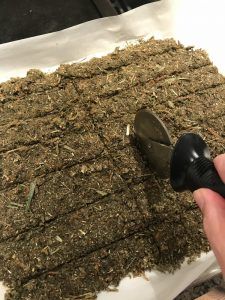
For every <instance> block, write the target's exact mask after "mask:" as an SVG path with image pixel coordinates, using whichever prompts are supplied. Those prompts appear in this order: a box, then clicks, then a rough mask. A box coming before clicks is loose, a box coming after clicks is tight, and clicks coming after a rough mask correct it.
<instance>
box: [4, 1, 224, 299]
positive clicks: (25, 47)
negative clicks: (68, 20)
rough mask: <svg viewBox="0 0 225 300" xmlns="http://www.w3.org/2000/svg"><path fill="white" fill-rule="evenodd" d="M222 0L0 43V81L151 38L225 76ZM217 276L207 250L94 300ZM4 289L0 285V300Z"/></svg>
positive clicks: (168, 291) (175, 289)
mask: <svg viewBox="0 0 225 300" xmlns="http://www.w3.org/2000/svg"><path fill="white" fill-rule="evenodd" d="M224 11H225V2H224V1H223V0H214V1H211V0H161V1H160V2H155V3H151V4H147V5H144V6H142V7H139V8H137V9H134V10H132V11H129V12H127V13H125V14H123V15H119V16H115V17H109V18H104V19H98V20H94V21H90V22H87V23H83V24H80V25H78V26H74V27H71V28H68V29H65V30H62V31H59V32H55V33H51V34H45V35H42V36H38V37H33V38H29V39H25V40H20V41H16V42H11V43H7V44H3V45H0V82H2V81H5V80H7V79H9V78H10V77H17V76H25V75H26V72H27V70H29V69H31V68H39V69H42V70H43V71H53V70H54V69H56V68H57V67H58V65H59V64H62V63H71V62H77V61H84V60H88V59H90V58H91V57H100V56H102V55H105V54H107V53H109V52H112V51H113V50H114V49H115V47H125V46H126V43H127V41H130V42H137V40H138V39H140V38H150V37H152V36H154V37H155V38H158V39H164V38H171V37H172V38H175V39H176V40H179V41H180V42H182V43H183V44H184V45H187V46H188V45H189V46H190V45H193V46H196V47H198V48H203V49H205V50H207V52H208V54H209V56H210V58H211V59H212V61H213V63H214V64H215V65H216V66H217V67H218V69H219V70H220V72H222V73H224V74H225V57H224V56H225V54H224V53H225V43H224V41H223V40H224V34H223V31H224V28H225V18H224ZM217 272H219V267H218V265H217V262H216V259H215V257H214V255H213V253H212V252H209V253H207V254H202V255H201V257H200V258H198V259H196V261H195V262H193V263H191V264H187V263H186V262H185V263H184V264H183V265H182V267H181V269H180V270H177V271H176V272H175V274H162V273H160V272H157V271H152V272H146V276H147V278H149V280H148V281H147V280H146V279H144V278H141V277H138V278H129V277H127V278H124V279H123V280H122V281H121V283H120V285H119V292H101V293H100V294H99V296H98V300H125V299H129V300H137V299H139V300H170V299H173V298H174V297H175V296H177V295H178V294H179V293H180V292H181V291H182V290H183V289H185V288H186V287H187V286H189V285H190V284H192V283H193V282H194V281H196V280H197V281H199V280H200V281H201V280H202V279H205V278H207V277H208V276H210V275H212V274H215V273H217ZM4 293H5V287H3V286H2V285H0V299H4Z"/></svg>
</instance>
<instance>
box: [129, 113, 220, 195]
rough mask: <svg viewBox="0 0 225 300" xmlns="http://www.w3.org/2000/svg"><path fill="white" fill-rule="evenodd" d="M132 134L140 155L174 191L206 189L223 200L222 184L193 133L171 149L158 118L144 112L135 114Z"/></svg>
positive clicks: (166, 131) (163, 126) (182, 137)
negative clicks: (217, 194)
mask: <svg viewBox="0 0 225 300" xmlns="http://www.w3.org/2000/svg"><path fill="white" fill-rule="evenodd" d="M134 131H135V134H136V137H137V141H138V144H139V147H140V150H141V152H142V153H143V154H144V156H145V157H146V159H147V160H148V162H149V164H150V165H151V167H152V168H153V169H154V170H155V171H156V172H157V173H158V175H159V176H160V177H162V178H170V183H171V186H172V188H173V189H174V190H175V191H178V192H181V191H185V190H190V191H192V192H193V191H195V190H197V189H199V188H202V187H204V188H210V189H211V190H213V191H215V192H217V193H219V194H220V195H221V196H222V197H224V198H225V184H224V183H223V182H222V180H221V178H220V176H219V174H218V172H217V170H216V168H215V166H214V164H213V162H212V161H211V159H210V152H209V148H208V146H207V144H206V143H205V142H204V140H203V139H202V138H201V137H200V136H199V135H198V134H194V133H186V134H184V135H182V136H181V137H180V138H179V139H178V141H177V142H176V144H175V146H174V147H173V145H172V141H171V138H170V134H169V132H168V130H167V128H166V126H165V124H164V123H163V122H162V121H161V120H160V118H159V117H158V116H157V115H155V114H154V113H152V112H151V111H150V110H148V109H141V110H139V111H138V112H137V114H136V116H135V120H134Z"/></svg>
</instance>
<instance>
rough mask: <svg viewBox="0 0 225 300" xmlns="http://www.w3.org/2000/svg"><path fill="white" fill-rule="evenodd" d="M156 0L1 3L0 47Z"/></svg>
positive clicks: (23, 0)
mask: <svg viewBox="0 0 225 300" xmlns="http://www.w3.org/2000/svg"><path fill="white" fill-rule="evenodd" d="M154 1H155V0H0V44H1V43H6V42H11V41H14V40H19V39H23V38H27V37H31V36H35V35H40V34H44V33H49V32H53V31H58V30H61V29H65V28H67V27H70V26H74V25H77V24H80V23H83V22H86V21H90V20H93V19H97V18H101V17H107V16H113V15H117V14H120V13H123V12H125V11H128V10H130V9H132V8H135V7H138V6H140V5H143V4H146V3H150V2H154Z"/></svg>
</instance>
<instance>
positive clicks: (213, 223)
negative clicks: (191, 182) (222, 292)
mask: <svg viewBox="0 0 225 300" xmlns="http://www.w3.org/2000/svg"><path fill="white" fill-rule="evenodd" d="M214 164H215V167H216V169H217V172H218V173H219V175H220V178H221V179H222V181H223V182H224V183H225V154H222V155H219V156H217V157H216V158H215V159H214ZM193 195H194V199H195V200H196V202H197V204H198V206H199V208H200V209H201V211H202V214H203V225H204V230H205V233H206V236H207V238H208V240H209V243H210V245H211V248H212V250H213V252H214V253H215V256H216V258H217V261H218V263H219V265H220V267H221V271H222V273H223V277H224V278H225V199H224V198H223V197H222V196H220V195H219V194H217V193H215V192H213V191H212V190H210V189H205V188H202V189H199V190H197V191H195V192H194V194H193Z"/></svg>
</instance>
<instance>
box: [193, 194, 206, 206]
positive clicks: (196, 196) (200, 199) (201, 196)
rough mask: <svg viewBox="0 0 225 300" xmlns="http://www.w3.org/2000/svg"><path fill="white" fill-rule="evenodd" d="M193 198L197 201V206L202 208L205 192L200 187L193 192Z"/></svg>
mask: <svg viewBox="0 0 225 300" xmlns="http://www.w3.org/2000/svg"><path fill="white" fill-rule="evenodd" d="M193 196H194V199H195V201H196V202H197V204H198V206H199V208H200V209H201V211H202V210H203V207H204V204H205V193H204V191H203V190H202V189H199V190H196V191H194V193H193Z"/></svg>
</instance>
